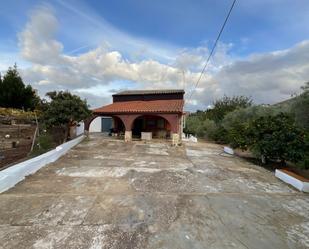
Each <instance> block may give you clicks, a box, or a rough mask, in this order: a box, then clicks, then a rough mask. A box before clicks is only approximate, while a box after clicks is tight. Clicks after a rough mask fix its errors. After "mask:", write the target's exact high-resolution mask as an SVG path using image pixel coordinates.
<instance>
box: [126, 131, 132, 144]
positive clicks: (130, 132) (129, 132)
mask: <svg viewBox="0 0 309 249" xmlns="http://www.w3.org/2000/svg"><path fill="white" fill-rule="evenodd" d="M124 141H125V142H131V141H132V131H125V132H124Z"/></svg>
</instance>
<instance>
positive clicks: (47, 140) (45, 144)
mask: <svg viewBox="0 0 309 249" xmlns="http://www.w3.org/2000/svg"><path fill="white" fill-rule="evenodd" d="M55 146H56V144H55V143H54V142H53V139H52V136H51V135H50V134H48V133H41V134H40V136H39V137H37V138H36V143H35V145H34V147H33V151H32V153H31V156H38V155H41V154H43V153H45V152H47V151H49V150H51V149H53V148H54V147H55Z"/></svg>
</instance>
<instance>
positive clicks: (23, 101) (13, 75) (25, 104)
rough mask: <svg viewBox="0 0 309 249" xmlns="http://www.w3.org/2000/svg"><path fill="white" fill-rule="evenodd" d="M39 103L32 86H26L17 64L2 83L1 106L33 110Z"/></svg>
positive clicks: (0, 90)
mask: <svg viewBox="0 0 309 249" xmlns="http://www.w3.org/2000/svg"><path fill="white" fill-rule="evenodd" d="M38 101H39V97H38V96H36V94H35V91H34V90H33V89H32V87H31V86H30V85H27V86H25V84H24V82H23V80H22V78H21V77H20V75H19V73H18V71H17V66H16V64H15V65H14V67H13V68H11V67H10V68H9V69H8V71H7V72H6V74H5V75H4V76H3V79H2V80H1V81H0V106H1V107H11V108H17V109H25V110H28V109H30V110H33V109H34V108H35V107H36V105H37V103H38Z"/></svg>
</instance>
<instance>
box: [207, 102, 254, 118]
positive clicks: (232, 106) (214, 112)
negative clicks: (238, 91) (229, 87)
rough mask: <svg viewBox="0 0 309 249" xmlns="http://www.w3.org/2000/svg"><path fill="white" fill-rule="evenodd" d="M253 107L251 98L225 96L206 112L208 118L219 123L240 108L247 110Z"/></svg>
mask: <svg viewBox="0 0 309 249" xmlns="http://www.w3.org/2000/svg"><path fill="white" fill-rule="evenodd" d="M251 105H252V100H251V98H248V97H245V96H234V97H228V96H224V97H223V98H222V99H219V100H216V101H215V102H214V103H213V108H212V109H209V110H207V111H206V117H207V118H209V119H211V120H214V121H215V122H216V123H219V122H220V121H222V120H223V118H224V116H225V115H226V114H227V113H229V112H232V111H234V110H236V109H238V108H246V107H249V106H251Z"/></svg>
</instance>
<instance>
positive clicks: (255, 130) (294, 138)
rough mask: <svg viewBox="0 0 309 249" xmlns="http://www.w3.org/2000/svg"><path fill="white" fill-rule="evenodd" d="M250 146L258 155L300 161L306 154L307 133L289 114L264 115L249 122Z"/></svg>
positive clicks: (271, 158) (284, 160)
mask: <svg viewBox="0 0 309 249" xmlns="http://www.w3.org/2000/svg"><path fill="white" fill-rule="evenodd" d="M246 134H247V136H248V147H249V148H250V150H251V151H252V152H253V153H254V154H255V155H256V156H264V157H265V158H266V159H270V160H280V161H281V162H282V163H285V162H286V161H291V162H299V161H301V160H302V159H303V158H304V155H305V152H306V151H305V134H304V132H303V130H301V129H300V128H298V127H296V126H295V125H294V121H293V119H292V118H291V117H290V116H289V115H287V114H283V113H280V114H277V115H275V116H270V115H268V116H262V117H259V118H256V119H254V120H253V121H251V122H250V123H249V126H248V128H247V130H246Z"/></svg>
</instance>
